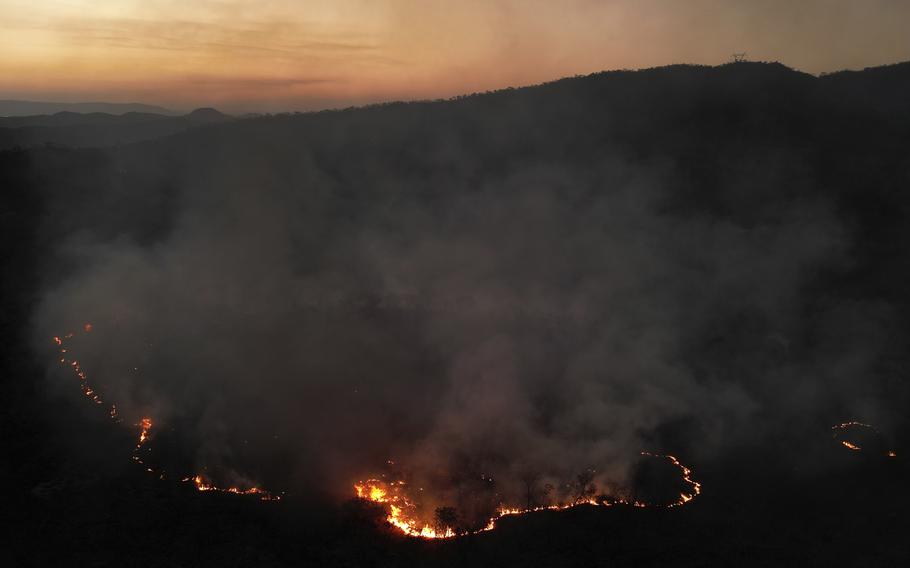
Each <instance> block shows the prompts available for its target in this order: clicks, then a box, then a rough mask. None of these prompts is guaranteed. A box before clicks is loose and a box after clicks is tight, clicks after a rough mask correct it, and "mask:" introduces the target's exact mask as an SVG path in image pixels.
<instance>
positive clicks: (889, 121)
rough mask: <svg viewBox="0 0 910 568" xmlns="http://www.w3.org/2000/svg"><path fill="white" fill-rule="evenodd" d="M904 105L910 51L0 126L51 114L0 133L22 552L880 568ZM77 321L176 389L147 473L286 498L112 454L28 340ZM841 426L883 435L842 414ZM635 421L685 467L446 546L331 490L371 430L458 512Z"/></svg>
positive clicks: (46, 357)
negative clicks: (843, 67)
mask: <svg viewBox="0 0 910 568" xmlns="http://www.w3.org/2000/svg"><path fill="white" fill-rule="evenodd" d="M905 100H910V66H908V64H901V65H895V66H889V67H886V68H874V69H867V70H864V71H861V72H849V73H836V74H831V75H826V76H823V77H814V76H811V75H807V74H804V73H800V72H797V71H794V70H792V69H789V68H787V67H785V66H783V65H780V64H762V63H738V64H730V65H723V66H719V67H704V66H690V65H675V66H669V67H662V68H656V69H648V70H642V71H612V72H604V73H597V74H593V75H589V76H584V77H573V78H566V79H562V80H558V81H554V82H552V83H546V84H543V85H538V86H534V87H527V88H520V89H507V90H502V91H496V92H492V93H482V94H475V95H469V96H464V97H458V98H455V99H452V100H444V101H423V102H412V103H392V104H383V105H375V106H371V107H366V108H353V109H345V110H336V111H325V112H317V113H306V114H287V115H276V116H267V117H258V118H249V119H244V120H227V119H223V117H222V116H221V115H218V114H215V113H216V112H217V111H211V110H202V111H196V112H194V113H193V114H191V115H188V116H187V117H180V118H157V117H150V116H148V115H144V114H124V115H121V116H117V117H112V116H110V115H77V116H73V115H71V114H63V115H52V116H47V117H40V118H29V119H21V120H22V121H24V122H15V120H19V119H0V135H2V132H3V131H10V132H12V131H17V132H21V131H23V129H25V130H28V131H29V132H30V133H31V134H29V135H30V136H33V138H32V139H33V140H34V141H35V143H36V146H35V147H31V148H18V149H14V150H5V151H0V187H2V188H3V197H4V209H3V211H2V216H3V217H2V220H3V222H2V223H0V227H2V229H0V230H2V231H3V233H2V238H0V243H2V244H0V262H2V263H3V270H2V280H0V285H2V305H0V314H2V321H0V332H2V341H0V345H2V349H3V357H2V361H3V363H2V365H3V368H2V377H3V381H4V382H3V391H4V393H5V400H4V403H3V406H2V422H0V429H2V431H3V432H4V436H3V437H2V439H0V444H2V446H0V455H4V456H6V458H7V459H5V460H4V463H8V464H12V465H11V467H8V468H4V469H3V470H0V474H2V477H0V486H2V487H3V488H4V491H5V498H6V504H7V506H6V507H4V508H3V510H4V513H3V515H5V516H7V517H8V519H6V520H7V521H9V526H13V527H15V528H14V529H13V532H12V533H11V536H12V537H13V540H14V542H16V544H15V545H13V546H12V554H13V558H14V560H15V561H16V562H18V563H19V564H21V565H47V564H53V563H55V562H58V561H60V560H61V559H64V558H65V559H67V560H68V561H71V562H75V563H77V564H79V563H82V564H89V563H92V562H94V563H95V564H97V565H120V564H122V563H123V561H124V559H126V558H133V557H135V556H134V555H136V554H138V557H144V558H150V559H152V560H150V563H151V564H157V565H168V564H173V565H182V566H204V565H211V564H214V563H218V564H220V565H225V566H231V565H237V566H240V565H251V564H261V565H274V566H290V565H300V564H305V563H312V564H313V565H326V564H335V565H362V564H364V563H373V564H375V565H388V566H406V565H432V566H461V565H515V566H527V565H535V564H537V565H554V566H555V565H559V564H561V563H563V562H567V561H568V562H571V563H574V564H577V565H593V564H597V563H602V562H607V561H609V562H610V563H617V564H618V565H626V564H635V565H653V566H663V565H666V564H668V563H674V564H676V565H679V566H700V565H705V564H706V563H717V564H725V565H755V566H762V565H770V564H790V563H795V562H800V563H802V564H807V565H831V564H840V565H864V564H865V565H867V564H869V563H870V559H871V563H873V564H874V563H876V562H878V563H880V564H883V565H889V564H890V565H898V564H900V563H901V562H902V561H904V560H906V559H907V558H908V556H910V551H908V547H907V543H906V542H905V539H902V538H901V535H900V534H899V530H900V529H899V527H902V526H904V525H906V524H907V522H908V521H910V519H908V518H907V515H908V513H907V511H908V510H910V509H908V507H907V504H908V503H910V492H908V490H907V488H906V483H905V481H904V480H905V479H906V473H907V471H906V465H905V464H906V460H905V458H904V457H903V456H906V455H910V454H908V448H910V418H908V416H907V414H906V408H907V407H908V405H910V383H908V382H907V381H906V380H905V374H906V369H907V367H908V364H910V359H908V353H910V328H908V325H907V322H908V321H910V317H908V316H910V292H908V291H910V261H908V259H910V224H908V223H906V219H907V217H908V215H910V197H908V193H907V188H908V184H910V155H908V154H907V152H906V148H908V147H910V112H908V108H907V106H906V104H905V103H904V102H903V101H905ZM4 120H6V121H11V122H8V123H7V124H8V125H9V126H4V125H3V121H4ZM190 123H192V126H193V127H192V128H191V127H189V125H190ZM42 137H53V139H54V141H55V142H56V144H64V145H67V146H74V147H62V146H59V145H43V144H42V143H41V142H38V140H40V139H41V138H42ZM67 140H68V141H67ZM130 140H132V141H133V142H129V141H130ZM86 141H88V142H86ZM18 144H20V145H23V146H24V145H26V144H22V143H18ZM83 145H87V146H92V147H85V148H79V147H78V146H83ZM0 146H2V144H0ZM86 321H91V323H92V324H93V326H94V329H95V331H93V332H92V333H94V334H95V337H98V338H99V339H98V340H97V343H95V344H88V345H89V347H91V349H89V348H86V349H87V353H86V358H87V360H88V363H86V365H87V368H89V369H90V372H91V373H97V377H98V380H99V382H100V383H101V384H103V385H104V386H105V387H106V390H105V395H108V394H110V395H111V397H112V398H113V399H115V400H117V401H118V407H119V408H120V409H121V412H122V413H123V414H124V416H129V415H130V414H129V413H130V412H133V413H137V414H136V415H137V416H138V415H139V414H138V413H139V412H140V410H141V411H143V412H144V411H145V410H146V409H148V408H151V409H153V410H154V411H155V412H159V413H160V414H161V415H162V416H165V418H164V420H165V421H166V422H167V425H168V426H167V429H166V430H164V431H163V432H164V433H162V434H161V435H160V437H159V438H158V439H157V441H158V442H159V443H160V445H159V446H157V447H158V448H159V449H158V450H156V451H157V452H159V455H160V458H159V459H161V460H162V462H161V463H162V464H163V465H166V466H167V467H168V468H169V471H170V470H179V469H180V468H181V467H183V466H187V467H191V466H192V467H195V466H198V465H199V464H206V465H207V466H208V465H210V469H209V470H208V471H210V472H213V475H214V474H215V473H217V472H218V468H219V467H220V468H222V469H223V470H226V469H227V468H228V466H229V467H230V468H232V471H239V472H241V473H242V474H243V475H244V476H249V477H250V478H252V479H255V480H256V481H257V482H262V483H263V484H264V485H266V486H267V487H270V488H276V487H277V488H279V489H280V490H282V491H287V494H288V499H287V500H285V501H284V502H281V503H278V504H274V505H275V506H274V507H273V506H272V505H273V504H271V503H269V504H262V503H259V502H258V501H249V500H243V498H237V499H234V497H235V496H232V495H223V494H212V495H207V494H200V493H197V492H194V491H192V490H191V489H190V488H187V487H186V486H185V485H178V484H175V483H169V482H167V481H161V480H158V479H157V478H150V477H149V476H147V475H145V473H146V472H145V471H144V470H141V468H134V467H132V466H133V465H135V464H133V463H132V462H131V461H130V460H129V453H130V451H131V450H132V448H133V447H134V444H135V440H134V435H133V434H134V432H133V431H132V430H130V428H131V426H130V425H131V424H132V422H130V420H125V421H124V424H120V425H116V426H115V425H112V424H111V423H110V422H109V420H108V416H106V415H105V416H102V417H100V418H98V417H95V415H94V414H92V413H91V411H92V410H94V409H92V408H88V409H86V408H84V406H85V405H84V404H83V403H84V401H83V400H81V399H82V395H81V394H80V393H79V391H78V388H75V387H74V388H70V387H71V386H73V385H70V384H69V383H68V382H67V381H66V380H61V377H62V376H63V375H61V374H60V373H59V372H58V371H55V369H56V366H54V364H53V361H54V360H55V359H56V355H55V354H54V352H53V351H51V350H50V349H49V347H48V346H47V345H45V344H46V343H49V338H50V337H51V336H53V335H54V334H57V333H63V332H64V331H65V330H66V329H70V328H78V327H79V326H81V325H82V324H83V323H84V322H86ZM152 346H154V347H152ZM134 362H135V363H134ZM129 369H134V371H135V372H133V371H130V370H129ZM140 369H141V370H140ZM94 376H95V375H93V377H94ZM124 377H125V378H124ZM70 378H71V377H70ZM69 382H72V381H69ZM120 401H124V402H123V404H122V405H120V404H119V403H120ZM88 406H91V405H88ZM156 419H157V415H156ZM851 419H864V420H868V421H870V422H874V423H875V425H876V427H877V428H878V429H879V430H881V432H883V433H884V434H882V436H884V437H885V438H886V439H887V444H888V445H887V447H889V448H895V450H896V455H897V459H890V460H889V459H887V458H884V457H882V456H871V455H869V454H863V453H860V452H855V453H852V452H850V451H849V450H846V449H845V448H843V447H841V445H839V444H838V443H836V442H835V441H834V440H833V439H832V436H831V426H832V425H833V424H837V423H840V422H844V421H846V420H851ZM133 422H135V421H133ZM364 425H366V426H364ZM884 443H885V442H882V444H884ZM882 447H885V446H882ZM112 448H123V450H119V449H118V450H116V451H115V450H112ZM642 449H647V450H649V451H654V452H667V453H672V454H673V455H676V456H680V459H681V460H682V461H683V462H685V463H686V464H687V465H689V466H690V467H691V468H692V470H693V472H694V474H695V475H696V476H697V477H698V479H699V480H700V481H701V482H703V484H704V488H705V489H704V492H703V494H702V495H700V496H698V497H697V498H696V499H695V500H694V501H693V502H692V503H691V504H687V505H685V506H682V507H677V508H672V509H645V510H642V511H639V510H637V509H636V508H632V507H615V508H612V509H606V510H600V509H594V508H590V507H580V508H575V509H571V510H569V511H559V512H557V511H544V512H541V513H534V514H532V515H526V516H518V517H515V518H510V519H507V520H506V521H504V522H503V523H502V526H501V527H500V528H498V529H496V530H494V531H490V532H486V533H483V534H478V535H473V536H470V537H467V538H464V539H457V540H454V541H446V542H423V541H415V540H409V539H406V538H404V537H401V536H400V535H398V534H396V533H394V532H393V531H391V530H390V529H389V528H388V527H387V526H385V525H384V524H383V523H382V522H381V517H382V513H381V512H377V511H376V510H375V509H371V508H370V506H369V505H367V504H366V503H364V502H362V501H358V500H348V499H349V497H351V495H352V491H351V480H352V479H359V478H362V477H364V476H367V475H371V474H372V472H373V471H376V470H378V469H380V468H381V467H383V464H386V462H387V460H394V461H395V462H396V463H401V464H406V465H411V464H414V465H412V467H413V468H414V470H415V471H416V472H417V473H415V475H421V474H423V475H424V476H425V479H437V480H438V479H440V478H444V481H440V482H439V483H440V484H450V485H451V486H455V487H456V489H455V490H452V491H451V494H452V495H457V497H453V498H452V499H459V501H457V502H455V501H453V503H451V504H453V505H456V506H457V508H458V511H459V512H461V511H464V510H467V508H468V506H470V505H471V504H476V503H477V502H479V501H480V500H481V498H479V497H477V496H478V495H481V496H485V497H490V496H493V497H495V498H499V499H502V500H503V501H505V500H507V499H514V498H515V496H516V495H520V487H521V486H520V483H519V481H520V480H521V478H520V474H522V473H524V471H521V472H517V470H518V469H519V466H521V467H523V468H526V469H528V468H531V467H536V468H538V470H539V471H537V470H535V471H536V473H539V474H540V475H545V476H548V477H547V478H548V479H549V478H552V479H558V480H564V479H569V480H572V479H574V478H575V475H576V474H577V473H578V472H581V471H585V469H584V468H588V467H591V468H597V470H598V471H610V472H613V471H615V472H617V473H616V475H617V476H620V475H621V474H622V473H623V472H628V471H632V472H634V471H636V470H635V469H634V464H632V461H633V460H630V459H629V458H626V457H624V456H627V455H629V454H631V455H632V456H633V458H634V456H637V455H638V454H637V452H638V451H640V450H642ZM604 456H609V458H610V459H609V461H608V460H604V461H602V462H595V461H594V460H595V459H600V458H604ZM168 460H170V461H168ZM627 460H628V463H627ZM187 464H189V465H187ZM226 464H227V465H226ZM529 464H531V465H529ZM406 465H402V467H405V466H406ZM420 468H423V469H420ZM440 471H442V472H444V474H440V473H439V472H440ZM427 472H429V473H427ZM491 472H492V473H491ZM516 472H517V473H516ZM434 476H435V477H434ZM632 477H633V478H634V475H633V476H632ZM494 478H495V482H494ZM478 479H480V480H482V481H483V483H482V484H481V483H480V482H478V481H477V480H478ZM428 487H429V486H428ZM478 487H479V488H478ZM491 487H492V488H491ZM516 488H518V489H516ZM558 490H559V489H558V488H557V491H558ZM428 492H429V491H428ZM529 492H530V491H529ZM466 496H467V497H466ZM238 499H239V500H238ZM529 500H530V498H529ZM444 504H449V503H444ZM465 514H467V513H465ZM655 539H659V540H660V542H661V543H662V546H660V547H654V546H653V543H654V542H655ZM200 541H204V542H206V543H207V546H206V547H205V549H204V550H200V549H199V548H198V547H197V543H198V542H200Z"/></svg>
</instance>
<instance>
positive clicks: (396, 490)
mask: <svg viewBox="0 0 910 568" xmlns="http://www.w3.org/2000/svg"><path fill="white" fill-rule="evenodd" d="M641 455H643V456H647V457H653V458H664V459H667V460H670V462H671V463H672V464H673V465H675V466H676V467H677V468H679V470H680V473H681V475H682V479H683V481H684V482H685V483H687V484H688V485H689V488H690V489H689V492H682V493H680V494H679V499H677V500H676V501H674V502H673V503H670V504H667V505H649V504H647V503H642V502H641V501H631V502H630V501H626V500H623V499H617V500H616V501H613V502H606V501H598V500H596V499H587V500H583V501H578V502H573V503H566V504H557V505H545V506H541V507H533V508H530V509H528V508H520V507H505V506H501V507H500V508H499V510H498V511H497V512H496V514H495V515H494V516H493V517H491V518H490V519H489V521H487V523H486V524H485V525H484V527H483V528H482V529H480V530H477V531H473V532H472V533H467V534H476V533H480V532H485V531H491V530H493V529H495V528H496V521H498V520H499V519H501V518H503V517H507V516H511V515H524V514H527V513H533V512H536V511H547V510H549V511H561V510H565V509H571V508H572V507H577V506H579V505H593V506H602V507H609V506H612V505H614V504H622V505H630V506H632V507H666V508H670V507H678V506H680V505H685V504H686V503H688V502H690V501H692V499H694V498H695V497H697V496H698V495H699V494H701V483H699V482H698V481H695V480H693V479H692V471H691V470H690V469H689V468H687V467H686V466H684V465H683V464H682V463H680V461H679V460H678V459H677V458H676V457H675V456H671V455H669V454H666V455H664V454H651V453H648V452H642V453H641ZM406 488H407V483H406V482H405V481H401V480H398V481H391V482H389V481H383V480H381V479H375V478H374V479H367V480H366V481H360V482H358V483H355V484H354V492H355V493H356V494H357V497H359V498H361V499H365V500H367V501H371V502H373V503H382V504H385V505H388V507H389V514H388V516H387V517H386V521H387V522H388V523H389V524H390V525H392V526H393V527H395V528H397V529H398V530H399V531H401V532H402V533H404V534H405V535H407V536H412V537H418V538H452V537H455V536H458V533H456V532H455V527H450V526H437V527H433V526H431V525H429V524H428V523H425V522H421V521H419V520H418V513H417V505H416V504H415V503H414V502H413V501H411V500H410V499H409V498H408V496H407V495H406Z"/></svg>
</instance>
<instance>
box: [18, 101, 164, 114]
mask: <svg viewBox="0 0 910 568" xmlns="http://www.w3.org/2000/svg"><path fill="white" fill-rule="evenodd" d="M58 112H76V113H96V112H98V113H107V114H124V113H127V112H145V113H153V114H165V115H173V114H175V113H174V112H173V111H171V110H168V109H166V108H163V107H160V106H155V105H147V104H142V103H102V102H94V103H53V102H41V101H18V100H0V117H3V116H29V115H36V114H55V113H58Z"/></svg>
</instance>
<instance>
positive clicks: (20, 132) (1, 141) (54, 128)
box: [0, 109, 233, 149]
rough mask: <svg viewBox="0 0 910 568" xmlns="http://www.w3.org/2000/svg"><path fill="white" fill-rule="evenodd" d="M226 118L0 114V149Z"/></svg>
mask: <svg viewBox="0 0 910 568" xmlns="http://www.w3.org/2000/svg"><path fill="white" fill-rule="evenodd" d="M230 120H233V119H232V117H230V116H228V115H226V114H222V113H220V112H218V111H217V110H215V109H197V110H195V111H193V112H191V113H189V114H187V115H184V116H176V117H175V116H168V115H163V114H153V113H148V112H126V113H123V114H119V115H115V114H109V113H102V112H92V113H84V114H83V113H75V112H69V111H65V112H58V113H55V114H51V115H34V116H15V117H7V118H0V149H2V148H12V147H16V146H21V147H28V146H37V145H43V144H58V145H62V146H73V147H93V146H94V147H97V146H112V145H117V144H129V143H132V142H138V141H140V140H148V139H151V138H159V137H162V136H169V135H171V134H174V133H177V132H181V131H183V130H186V129H187V128H193V127H196V126H201V125H205V124H213V123H217V122H225V121H230Z"/></svg>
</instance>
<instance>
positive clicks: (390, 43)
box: [0, 0, 910, 111]
mask: <svg viewBox="0 0 910 568" xmlns="http://www.w3.org/2000/svg"><path fill="white" fill-rule="evenodd" d="M683 4H685V6H683ZM871 4H875V5H876V6H877V7H876V8H874V9H873V8H872V7H871V6H870V5H871ZM822 8H823V9H822ZM908 12H910V5H908V4H905V3H897V2H887V1H883V0H876V1H874V2H863V3H856V2H847V1H844V0H832V1H830V2H821V1H820V0H813V1H806V2H799V3H793V2H779V1H773V2H747V1H745V0H737V1H726V2H721V1H719V0H697V1H694V2H685V3H679V2H674V1H670V0H648V1H645V2H633V1H631V0H615V1H609V2H591V1H587V0H573V1H570V2H564V3H563V2H560V3H553V2H544V1H541V0H530V1H524V2H522V1H517V0H505V1H499V2H479V1H474V0H469V1H466V2H459V3H449V4H445V5H444V6H443V5H441V4H440V3H439V2H436V1H426V2H417V1H405V0H381V1H376V2H369V1H365V0H337V1H334V2H316V1H310V0H300V1H297V0H275V1H271V2H252V1H249V0H206V1H202V2H177V1H174V0H148V1H137V0H68V1H67V0H37V1H25V0H0V13H2V16H3V17H2V18H0V76H2V77H4V79H3V81H2V82H0V99H32V100H66V101H75V100H108V101H120V102H123V101H142V102H147V103H154V104H159V105H164V106H168V107H170V108H174V109H188V108H192V107H195V106H203V105H205V106H218V107H219V108H222V109H224V110H227V111H240V110H305V109H315V108H325V107H336V106H347V105H351V104H363V103H368V102H375V101H383V100H392V99H418V98H435V97H448V96H453V95H457V94H462V93H469V92H474V91H480V90H487V89H496V88H503V87H507V86H515V85H523V84H532V83H538V82H542V81H546V80H551V79H553V78H556V77H562V76H569V75H574V74H584V73H591V72H595V71H599V70H604V69H618V68H640V67H650V66H656V65H664V64H667V63H671V62H691V63H706V64H716V63H721V62H723V61H726V60H727V59H728V58H729V57H730V53H732V52H733V51H737V50H739V51H747V52H748V53H749V56H750V58H753V59H755V60H781V61H786V62H788V64H790V65H792V66H794V67H796V68H799V69H802V70H805V71H808V72H813V73H817V72H821V71H830V70H834V69H841V68H861V67H863V66H866V65H874V64H878V63H880V62H882V61H893V60H900V59H907V58H910V41H908V40H907V36H906V34H905V33H904V30H903V22H906V21H907V15H908ZM819 13H822V14H824V15H823V17H822V18H821V19H819V18H817V14H819ZM706 29H710V33H705V30H706ZM809 45H825V46H826V49H814V50H809V49H805V48H806V47H807V46H809Z"/></svg>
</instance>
